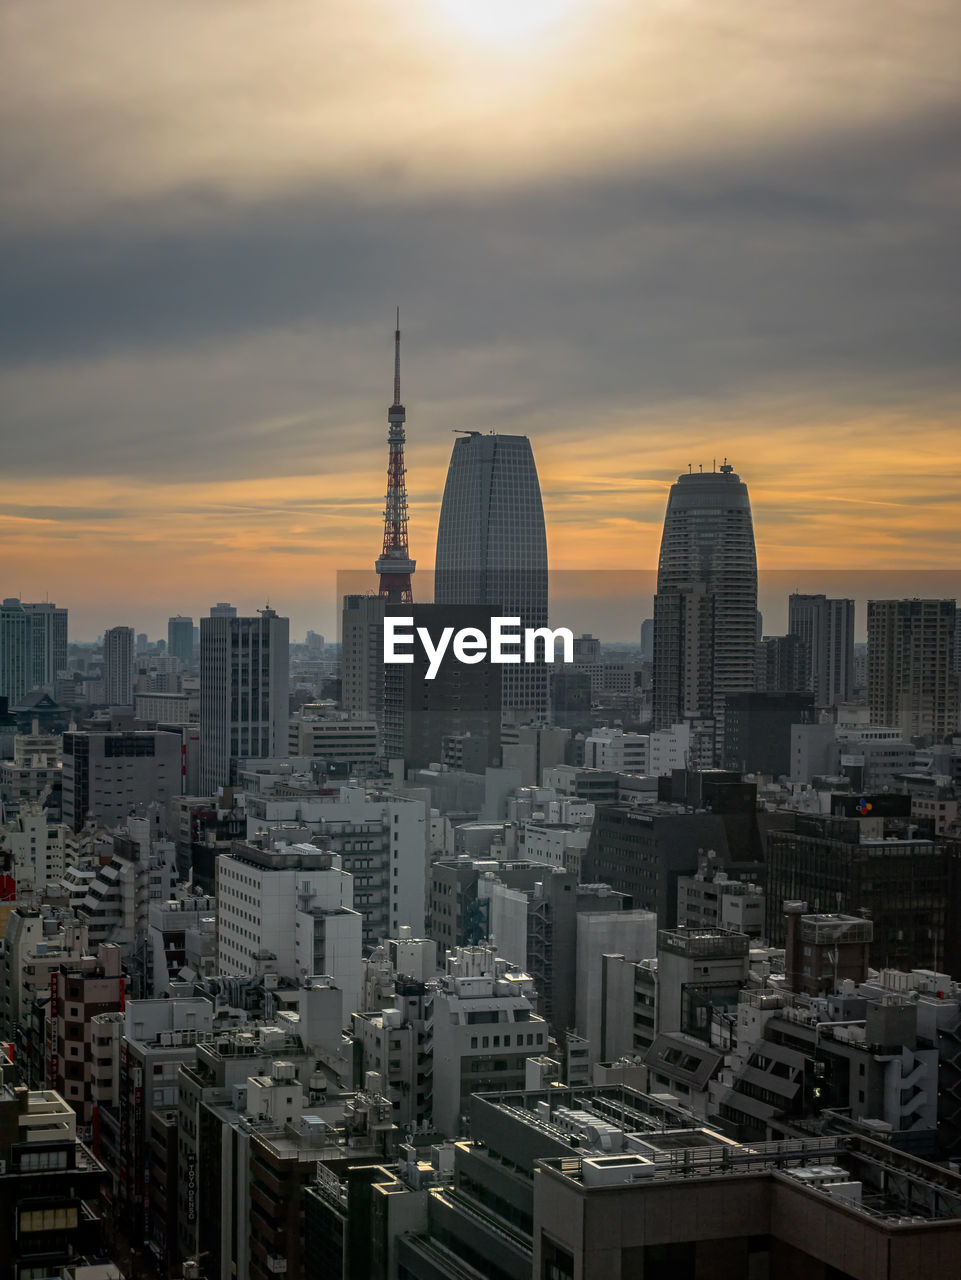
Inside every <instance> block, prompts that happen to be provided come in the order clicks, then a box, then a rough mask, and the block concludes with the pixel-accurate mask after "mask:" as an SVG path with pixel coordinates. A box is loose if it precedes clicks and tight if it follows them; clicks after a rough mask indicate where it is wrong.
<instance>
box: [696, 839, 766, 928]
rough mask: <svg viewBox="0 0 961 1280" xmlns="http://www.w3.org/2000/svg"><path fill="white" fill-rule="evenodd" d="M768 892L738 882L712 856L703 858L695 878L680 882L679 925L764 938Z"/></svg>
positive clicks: (755, 886)
mask: <svg viewBox="0 0 961 1280" xmlns="http://www.w3.org/2000/svg"><path fill="white" fill-rule="evenodd" d="M764 920H765V913H764V891H763V889H762V888H761V886H760V885H759V884H756V883H754V882H753V881H750V880H737V879H733V878H732V877H731V876H729V875H728V873H727V872H726V871H722V870H721V869H720V868H719V867H718V866H717V859H716V858H715V857H712V855H711V853H708V854H705V855H702V856H701V857H700V858H699V860H698V868H697V871H696V873H695V874H694V875H693V876H679V877H678V881H677V923H678V924H679V925H684V926H686V927H687V928H695V929H713V928H716V927H720V928H721V929H731V930H734V931H735V932H737V933H746V934H747V935H748V936H749V937H752V938H760V937H762V936H763V934H764Z"/></svg>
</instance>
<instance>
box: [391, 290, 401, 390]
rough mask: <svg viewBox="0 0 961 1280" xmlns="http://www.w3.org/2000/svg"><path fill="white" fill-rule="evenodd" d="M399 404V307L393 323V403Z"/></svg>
mask: <svg viewBox="0 0 961 1280" xmlns="http://www.w3.org/2000/svg"><path fill="white" fill-rule="evenodd" d="M399 404H400V307H398V308H397V322H396V324H395V325H394V403H393V405H392V406H391V407H392V408H396V407H397V405H399Z"/></svg>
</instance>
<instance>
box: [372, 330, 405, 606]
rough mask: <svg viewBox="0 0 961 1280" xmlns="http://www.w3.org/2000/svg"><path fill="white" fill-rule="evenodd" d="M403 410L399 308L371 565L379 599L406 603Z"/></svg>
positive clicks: (394, 602) (393, 602) (392, 602)
mask: <svg viewBox="0 0 961 1280" xmlns="http://www.w3.org/2000/svg"><path fill="white" fill-rule="evenodd" d="M406 421H407V411H406V410H405V409H404V406H403V405H402V404H401V402H400V308H399V307H398V308H397V327H396V329H395V330H394V403H393V404H392V405H391V406H390V408H389V409H388V410H387V422H388V423H389V426H388V430H387V442H388V445H389V448H390V454H389V461H388V463H387V501H386V505H385V507H384V549H383V551H382V552H381V555H380V559H379V560H378V561H377V563H376V565H375V566H374V567H375V569H376V570H377V573H378V574H379V576H380V590H379V592H378V595H379V596H380V598H381V600H387V601H388V602H389V603H391V604H410V603H411V601H412V600H413V595H412V594H411V587H410V576H411V574H412V573H413V572H414V568H415V562H414V561H413V560H411V558H410V554H409V552H408V548H407V482H406V480H405V478H404V477H405V476H406V475H407V468H406V467H405V466H404V444H405V443H406V440H407V437H406V435H405V433H404V423H405V422H406Z"/></svg>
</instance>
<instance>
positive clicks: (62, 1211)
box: [20, 1205, 77, 1231]
mask: <svg viewBox="0 0 961 1280" xmlns="http://www.w3.org/2000/svg"><path fill="white" fill-rule="evenodd" d="M76 1226H77V1210H76V1207H75V1206H73V1205H69V1206H68V1205H64V1206H62V1207H60V1208H56V1209H23V1210H21V1212H20V1230H21V1231H71V1230H75V1229H76Z"/></svg>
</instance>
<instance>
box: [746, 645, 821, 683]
mask: <svg viewBox="0 0 961 1280" xmlns="http://www.w3.org/2000/svg"><path fill="white" fill-rule="evenodd" d="M810 668H811V661H810V656H809V653H808V647H807V644H806V642H805V641H803V640H802V639H801V638H800V637H799V636H796V635H786V636H764V638H763V639H762V640H761V641H760V643H759V644H758V647H757V658H756V661H755V670H754V687H755V689H756V691H757V692H758V693H798V692H800V691H802V690H804V689H806V688H807V686H808V683H809V682H810Z"/></svg>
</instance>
